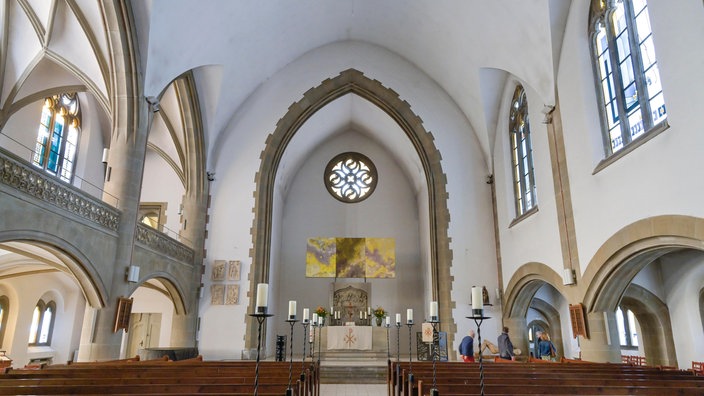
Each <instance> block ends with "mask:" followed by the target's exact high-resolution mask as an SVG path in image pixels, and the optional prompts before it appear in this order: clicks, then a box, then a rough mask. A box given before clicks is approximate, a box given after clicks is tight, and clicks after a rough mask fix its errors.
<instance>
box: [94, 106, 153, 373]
mask: <svg viewBox="0 0 704 396" xmlns="http://www.w3.org/2000/svg"><path fill="white" fill-rule="evenodd" d="M118 101H120V102H121V105H122V106H125V107H126V108H132V109H135V108H138V109H139V110H140V112H139V114H141V115H143V116H141V117H138V119H139V120H140V122H139V124H136V126H135V127H134V128H136V130H131V129H132V128H131V127H132V126H133V125H135V124H132V123H129V122H125V123H126V125H118V126H117V129H116V130H115V131H114V132H113V134H112V139H111V142H110V156H109V160H108V171H107V176H106V181H105V185H104V190H105V193H106V194H110V196H112V197H116V198H117V199H118V204H117V206H118V209H120V212H121V216H120V224H119V226H118V239H117V249H116V254H115V257H114V258H113V257H105V259H106V260H112V268H113V271H112V279H108V278H107V276H106V279H105V282H106V283H107V284H109V290H110V294H109V296H108V300H107V301H105V307H104V308H102V309H100V310H98V312H97V319H96V320H95V329H94V341H93V343H92V345H91V351H90V354H89V355H90V356H89V358H88V359H89V360H97V361H100V360H110V359H117V358H119V357H120V347H121V344H122V335H123V330H120V331H118V332H114V331H113V330H114V324H115V313H116V309H117V299H118V297H129V296H130V294H131V293H132V291H133V289H132V287H133V286H132V285H130V284H129V283H128V282H127V280H126V276H125V274H126V271H127V268H128V267H129V266H130V264H132V252H133V249H134V243H135V233H136V224H137V212H138V210H139V199H140V194H141V190H142V174H143V172H144V158H145V153H146V147H147V136H148V125H149V121H150V119H151V116H149V114H150V113H148V109H147V102H146V101H145V100H144V99H142V100H141V101H140V100H136V99H135V100H130V98H121V99H118ZM106 275H107V274H106Z"/></svg>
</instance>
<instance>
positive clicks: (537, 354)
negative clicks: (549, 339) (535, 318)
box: [534, 330, 543, 359]
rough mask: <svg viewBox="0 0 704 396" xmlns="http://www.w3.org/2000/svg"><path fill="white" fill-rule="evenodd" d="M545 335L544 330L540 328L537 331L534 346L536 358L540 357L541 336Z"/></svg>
mask: <svg viewBox="0 0 704 396" xmlns="http://www.w3.org/2000/svg"><path fill="white" fill-rule="evenodd" d="M542 335H543V332H542V331H540V330H538V331H536V332H535V348H534V352H535V353H534V355H535V357H536V358H538V359H540V338H541V336H542Z"/></svg>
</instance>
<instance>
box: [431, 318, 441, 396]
mask: <svg viewBox="0 0 704 396" xmlns="http://www.w3.org/2000/svg"><path fill="white" fill-rule="evenodd" d="M438 323H440V322H439V321H438V320H437V317H433V318H432V319H430V324H431V325H432V326H433V344H432V345H433V387H432V388H430V396H440V392H439V391H438V388H437V382H436V379H437V370H436V368H435V366H436V364H437V361H438V348H439V347H440V345H439V343H440V335H439V334H438Z"/></svg>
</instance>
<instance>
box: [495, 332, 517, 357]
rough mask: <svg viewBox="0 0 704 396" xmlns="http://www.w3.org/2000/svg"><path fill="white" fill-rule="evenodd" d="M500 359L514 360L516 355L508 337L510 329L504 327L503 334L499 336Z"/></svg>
mask: <svg viewBox="0 0 704 396" xmlns="http://www.w3.org/2000/svg"><path fill="white" fill-rule="evenodd" d="M498 344H499V357H500V358H501V359H506V360H514V358H515V356H516V355H515V353H514V352H513V343H512V342H511V339H510V338H509V337H508V327H506V326H504V328H503V332H502V333H501V335H499V339H498Z"/></svg>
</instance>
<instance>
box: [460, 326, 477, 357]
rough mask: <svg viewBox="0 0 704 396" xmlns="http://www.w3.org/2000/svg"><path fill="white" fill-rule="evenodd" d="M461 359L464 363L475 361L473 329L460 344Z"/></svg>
mask: <svg viewBox="0 0 704 396" xmlns="http://www.w3.org/2000/svg"><path fill="white" fill-rule="evenodd" d="M460 358H462V360H463V361H464V362H473V361H474V330H472V329H469V332H468V333H467V335H466V336H465V337H464V338H463V339H462V342H461V343H460Z"/></svg>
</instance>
